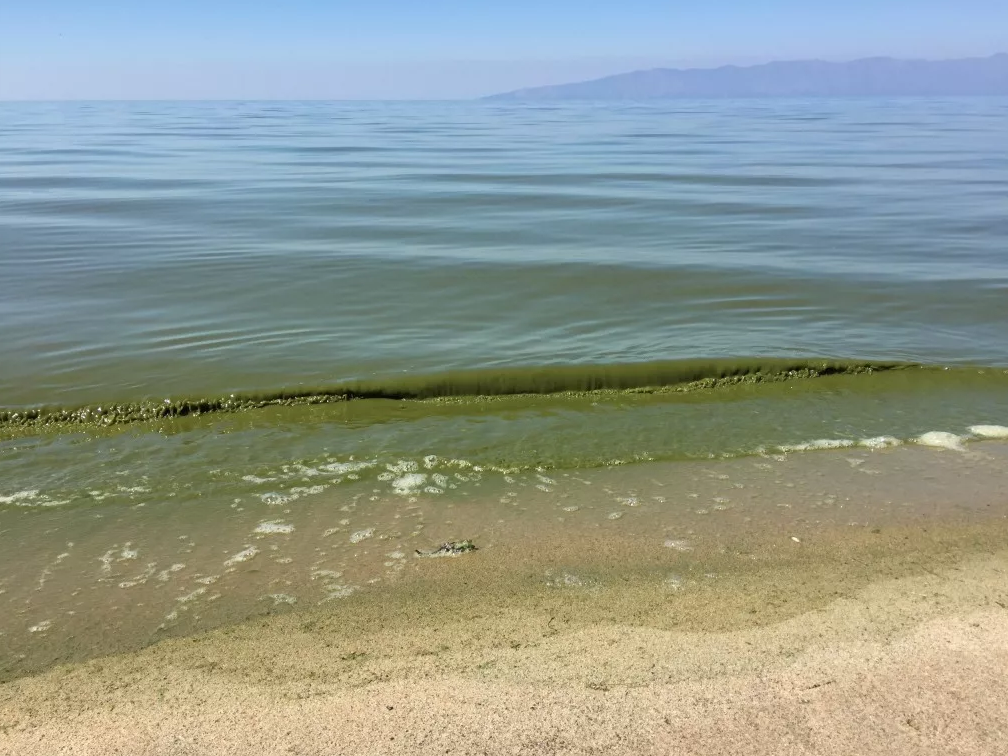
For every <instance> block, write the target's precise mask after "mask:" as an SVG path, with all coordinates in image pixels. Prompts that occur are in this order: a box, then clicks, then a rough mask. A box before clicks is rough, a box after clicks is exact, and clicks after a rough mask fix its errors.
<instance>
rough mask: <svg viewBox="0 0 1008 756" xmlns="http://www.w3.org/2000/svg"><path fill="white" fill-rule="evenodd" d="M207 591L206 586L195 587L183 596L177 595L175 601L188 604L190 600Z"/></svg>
mask: <svg viewBox="0 0 1008 756" xmlns="http://www.w3.org/2000/svg"><path fill="white" fill-rule="evenodd" d="M206 592H207V589H206V588H197V589H196V590H194V591H193V592H192V593H187V594H185V595H184V596H179V597H178V598H177V599H175V600H176V601H178V602H179V603H180V604H188V603H189V602H190V601H194V600H195V599H198V598H199V597H200V596H202V595H203V594H204V593H206Z"/></svg>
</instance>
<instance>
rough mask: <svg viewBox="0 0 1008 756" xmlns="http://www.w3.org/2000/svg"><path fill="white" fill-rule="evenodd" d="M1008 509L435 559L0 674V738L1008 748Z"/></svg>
mask: <svg viewBox="0 0 1008 756" xmlns="http://www.w3.org/2000/svg"><path fill="white" fill-rule="evenodd" d="M1003 531H1004V527H1003V525H996V524H995V525H991V524H990V523H988V525H986V526H980V527H979V528H978V527H976V526H971V527H970V528H959V529H956V528H952V527H950V528H947V529H946V530H945V531H944V533H945V534H944V535H943V536H941V537H939V536H938V535H936V533H937V532H940V529H938V530H936V528H935V527H934V526H933V525H932V526H929V527H928V528H924V529H920V528H918V529H917V530H914V531H913V532H912V533H910V532H909V531H908V532H905V533H899V532H893V533H890V534H889V535H888V537H886V536H885V534H883V537H884V538H886V540H885V541H884V542H883V543H881V544H880V543H879V541H878V540H877V537H875V540H873V537H872V536H871V535H870V534H864V535H859V536H858V537H847V536H837V538H836V539H834V541H832V542H830V543H824V544H823V545H822V546H821V547H820V548H819V549H818V550H809V551H808V552H807V553H803V554H801V555H800V556H792V557H787V558H782V559H777V560H773V561H772V562H767V563H766V565H765V566H763V567H759V566H757V567H756V568H755V569H754V570H751V571H748V572H746V573H745V574H743V573H741V572H732V571H731V570H730V569H728V568H727V567H726V566H725V565H722V571H721V572H719V573H718V575H717V577H716V578H711V579H710V580H708V581H707V582H704V581H703V580H695V581H686V582H684V583H683V584H675V583H674V582H673V583H669V582H668V580H667V579H666V580H659V579H657V578H655V577H654V576H651V577H643V576H641V575H639V574H638V575H637V576H636V577H633V576H632V575H631V574H630V573H626V574H625V576H624V577H625V581H624V584H623V585H619V586H613V585H611V584H612V582H613V581H612V580H611V579H610V580H607V581H603V584H600V585H594V584H592V583H591V582H590V581H587V582H586V581H581V582H578V579H573V580H571V581H568V582H567V583H563V581H561V583H563V585H562V586H561V587H557V585H556V584H554V585H553V586H552V587H551V588H549V589H548V590H547V589H532V588H528V587H527V586H528V585H531V584H530V583H526V584H525V585H526V587H525V588H523V589H522V590H520V591H515V590H510V592H509V590H505V589H504V586H505V585H510V586H512V588H513V586H514V585H516V584H521V579H520V575H521V574H523V572H527V571H528V568H529V565H528V564H527V563H526V564H523V563H521V562H520V561H519V562H515V561H514V560H508V559H505V560H504V561H503V562H501V563H500V564H498V565H497V566H498V568H499V569H498V571H497V572H496V573H495V572H494V571H493V570H488V569H487V567H488V566H489V565H487V564H480V563H479V562H477V561H476V559H475V558H474V559H472V560H469V559H468V558H459V559H457V560H437V561H438V563H439V564H440V563H447V564H448V565H449V566H448V567H447V568H442V567H438V572H437V574H438V575H440V576H441V577H439V578H438V579H432V580H431V581H430V582H429V583H426V584H425V583H423V582H420V583H417V584H414V585H412V586H411V587H410V590H409V595H402V589H399V591H400V593H399V594H396V593H395V592H388V593H386V594H382V593H381V592H377V593H375V594H372V595H368V596H362V597H359V598H357V599H354V600H351V601H348V602H346V603H344V604H341V605H340V606H339V607H338V608H331V609H328V610H326V611H324V612H323V611H317V612H314V613H292V614H287V615H283V616H275V617H269V618H265V619H259V620H254V621H252V622H249V623H245V624H243V625H239V626H234V627H227V628H221V629H218V630H215V631H213V632H210V633H206V634H203V635H197V636H193V637H188V638H176V639H172V640H168V641H165V642H162V643H160V644H157V645H155V646H152V647H150V648H147V649H144V650H141V651H134V652H130V653H124V654H121V655H118V656H112V657H105V658H100V659H94V660H91V661H88V662H84V663H78V664H72V665H67V666H63V667H57V668H54V669H51V670H49V671H48V672H45V673H43V674H40V675H37V676H33V677H24V678H21V679H19V680H14V681H12V682H8V683H6V684H4V685H3V686H0V752H2V753H4V754H26V755H27V754H63V753H66V754H249V753H265V754H291V753H296V754H343V753H346V754H353V753H388V754H398V753H403V754H407V753H408V754H428V753H430V754H434V753H439V754H496V753H501V754H503V753H507V754H553V753H563V754H587V753H607V754H609V753H612V754H621V753H627V754H631V753H633V754H647V753H662V754H667V753H684V754H692V753H696V754H717V753H732V754H813V753H814V754H872V753H885V754H925V753H934V754H954V753H964V754H965V753H969V754H1002V753H1008V549H1004V548H1000V549H998V548H991V544H996V543H999V542H1000V543H1002V544H1003V536H1004V533H1003ZM914 534H916V535H914ZM900 544H903V545H902V546H901V545H900ZM794 553H795V554H798V553H799V552H798V551H797V550H796V551H795V552H794ZM612 556H613V555H602V556H600V559H601V560H603V561H605V560H611V559H612ZM502 565H510V566H509V567H507V568H505V567H504V566H502ZM432 574H435V573H432ZM445 576H449V577H445ZM568 577H573V576H568ZM611 577H612V576H610V578H611ZM474 581H475V582H474ZM480 581H483V582H482V583H481V582H480ZM474 586H475V587H481V588H482V590H472V588H473V587H474ZM607 586H609V587H607ZM789 594H793V597H794V598H793V600H790V601H789V600H788V596H789ZM774 596H776V597H777V598H776V599H774V600H771V599H772V597H774ZM750 600H751V604H752V605H751V606H750V604H749V603H747V601H750ZM635 606H638V607H642V609H641V611H639V612H637V611H634V609H633V607H635ZM705 607H706V609H704V608H705ZM424 608H426V612H425V611H424ZM677 613H681V617H682V621H681V622H679V621H677V619H676V618H677V616H678V615H677Z"/></svg>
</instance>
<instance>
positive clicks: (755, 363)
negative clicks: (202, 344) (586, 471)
mask: <svg viewBox="0 0 1008 756" xmlns="http://www.w3.org/2000/svg"><path fill="white" fill-rule="evenodd" d="M912 367H920V366H919V365H914V364H909V363H897V362H857V361H851V360H808V359H797V360H790V359H782V358H739V359H715V360H666V361H655V362H643V363H617V364H611V365H556V366H543V367H514V368H499V369H484V370H461V371H448V372H443V373H433V374H419V375H406V376H402V377H396V378H388V379H382V380H372V381H347V382H344V383H338V384H334V385H332V386H323V387H318V388H299V389H296V390H281V391H275V392H269V393H262V394H230V395H228V396H224V397H217V398H185V399H174V400H173V399H159V400H145V401H139V402H126V403H123V402H119V403H112V404H102V405H89V406H84V407H76V408H64V407H41V408H34V409H25V410H0V429H2V428H4V427H26V426H27V427H35V426H55V427H58V426H63V425H69V426H78V425H93V426H99V427H101V426H111V425H121V424H126V423H136V422H144V421H150V420H161V419H166V418H175V417H190V416H201V415H206V414H214V413H230V412H241V411H245V410H250V409H259V408H264V407H270V406H299V405H310V404H328V403H332V402H343V401H350V400H354V399H394V400H400V401H401V400H425V399H448V398H452V397H499V396H512V395H523V394H571V393H582V394H583V393H591V392H599V391H635V392H647V391H651V392H660V391H696V390H705V389H711V388H718V387H722V386H733V385H737V384H757V383H773V382H780V381H787V380H800V379H807V378H817V377H820V376H827V375H857V374H862V373H874V372H880V371H889V370H898V369H907V368H912Z"/></svg>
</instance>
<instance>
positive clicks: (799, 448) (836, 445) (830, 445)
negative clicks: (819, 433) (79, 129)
mask: <svg viewBox="0 0 1008 756" xmlns="http://www.w3.org/2000/svg"><path fill="white" fill-rule="evenodd" d="M851 446H854V442H853V441H851V440H850V439H847V438H817V439H816V440H814V441H806V442H804V443H801V444H786V445H784V446H781V447H780V450H781V451H782V452H804V451H818V450H820V449H848V448H850V447H851Z"/></svg>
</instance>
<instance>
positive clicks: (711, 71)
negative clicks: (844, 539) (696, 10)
mask: <svg viewBox="0 0 1008 756" xmlns="http://www.w3.org/2000/svg"><path fill="white" fill-rule="evenodd" d="M965 95H1008V54H1006V53H998V54H997V55H992V56H990V57H987V58H960V59H957V60H940V61H930V60H897V59H895V58H884V57H883V58H862V59H860V60H854V61H850V62H846V63H830V62H827V61H822V60H795V61H778V62H773V63H765V64H763V65H758V66H745V67H740V66H722V67H720V68H688V69H678V68H654V69H651V70H648V71H632V72H630V73H623V74H617V75H615V76H606V77H604V78H601V79H594V80H591V81H582V82H576V83H572V84H558V85H553V86H546V87H531V88H528V89H519V90H515V91H513V92H506V93H503V94H498V95H492V96H491V97H489V98H487V99H495V100H647V99H659V98H687V97H875V96H887V97H895V96H965Z"/></svg>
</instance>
